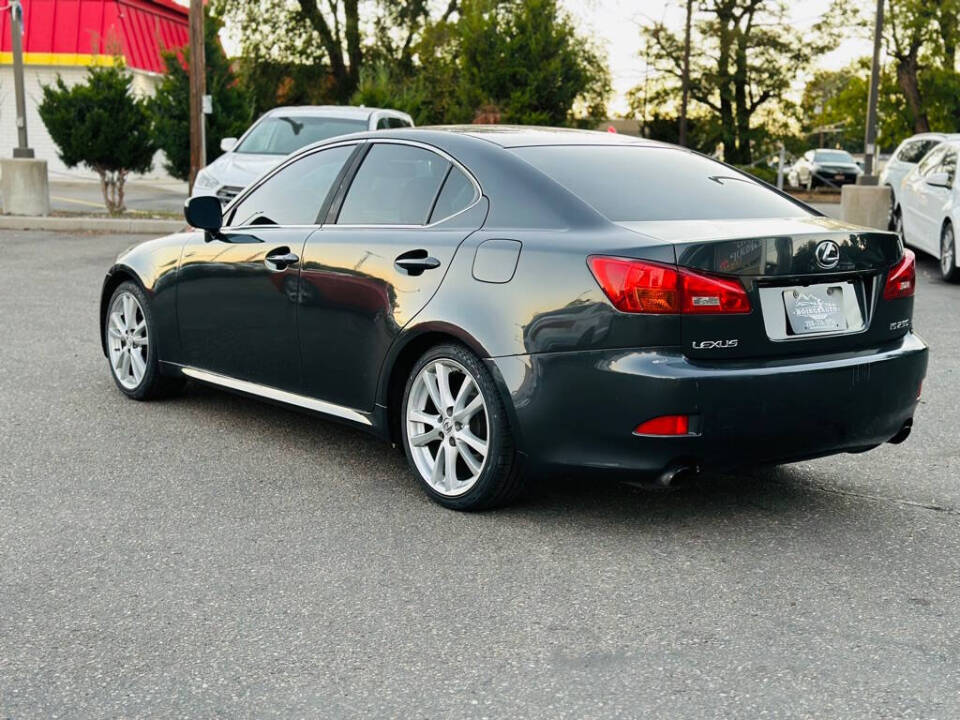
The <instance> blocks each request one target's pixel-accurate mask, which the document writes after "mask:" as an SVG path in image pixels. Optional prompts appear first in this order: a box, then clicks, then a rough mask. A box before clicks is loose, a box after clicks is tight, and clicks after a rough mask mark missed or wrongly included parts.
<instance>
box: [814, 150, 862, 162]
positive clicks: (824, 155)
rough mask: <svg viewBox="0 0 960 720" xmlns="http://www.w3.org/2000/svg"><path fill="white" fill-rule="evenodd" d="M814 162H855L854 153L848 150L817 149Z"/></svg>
mask: <svg viewBox="0 0 960 720" xmlns="http://www.w3.org/2000/svg"><path fill="white" fill-rule="evenodd" d="M813 160H814V162H827V163H854V159H853V155H851V154H850V153H848V152H847V151H846V150H817V151H816V152H815V153H814V154H813Z"/></svg>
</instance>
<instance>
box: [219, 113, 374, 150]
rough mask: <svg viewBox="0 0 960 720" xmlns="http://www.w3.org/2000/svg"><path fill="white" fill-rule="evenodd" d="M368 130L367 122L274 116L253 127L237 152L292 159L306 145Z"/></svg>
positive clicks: (298, 116) (305, 116) (300, 116)
mask: <svg viewBox="0 0 960 720" xmlns="http://www.w3.org/2000/svg"><path fill="white" fill-rule="evenodd" d="M366 129H367V122H366V120H348V119H344V118H331V117H315V116H309V115H289V116H288V115H272V116H271V117H268V118H264V119H263V120H262V121H261V122H259V123H257V124H256V125H254V127H253V129H252V130H251V131H250V134H249V135H247V136H246V137H245V138H244V139H243V142H241V143H240V144H239V145H238V146H237V149H236V151H235V152H238V153H250V154H253V153H256V154H260V155H289V154H290V153H292V152H293V151H294V150H299V149H300V148H302V147H303V146H304V145H309V144H310V143H314V142H318V141H320V140H326V139H327V138H332V137H336V136H337V135H346V134H347V133H354V132H360V131H361V130H366Z"/></svg>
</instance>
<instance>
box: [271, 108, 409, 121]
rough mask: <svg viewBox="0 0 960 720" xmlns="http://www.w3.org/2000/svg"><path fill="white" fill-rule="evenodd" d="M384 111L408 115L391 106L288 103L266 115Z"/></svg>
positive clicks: (364, 116)
mask: <svg viewBox="0 0 960 720" xmlns="http://www.w3.org/2000/svg"><path fill="white" fill-rule="evenodd" d="M378 112H384V113H391V114H394V115H402V116H406V113H404V112H400V111H399V110H391V109H389V108H375V107H357V106H355V105H287V106H284V107H276V108H273V109H272V110H269V111H267V113H266V115H268V116H270V115H320V116H324V117H342V118H357V119H363V120H365V119H367V118H369V117H370V116H371V115H373V114H374V113H378Z"/></svg>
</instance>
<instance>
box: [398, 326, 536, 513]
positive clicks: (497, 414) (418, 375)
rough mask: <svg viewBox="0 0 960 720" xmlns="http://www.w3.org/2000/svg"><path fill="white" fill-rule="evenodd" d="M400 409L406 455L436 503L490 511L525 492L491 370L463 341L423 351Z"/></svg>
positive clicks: (505, 414)
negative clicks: (458, 343)
mask: <svg viewBox="0 0 960 720" xmlns="http://www.w3.org/2000/svg"><path fill="white" fill-rule="evenodd" d="M438 401H439V405H442V406H443V407H439V406H438V404H437V403H438ZM471 409H472V412H471ZM400 413H401V415H400V427H401V431H402V438H403V451H404V454H405V455H406V456H407V462H408V463H409V465H410V468H411V470H413V473H414V474H415V475H416V477H417V478H418V479H419V481H420V483H421V485H422V486H423V489H424V490H425V491H426V493H427V495H428V496H429V497H430V498H431V499H432V500H433V501H434V502H437V503H439V504H440V505H443V506H444V507H446V508H450V509H452V510H486V509H489V508H493V507H498V506H502V505H505V504H508V503H509V502H510V501H512V500H513V499H514V498H516V497H517V495H519V494H520V492H521V491H522V489H523V475H522V472H521V468H520V462H519V460H518V458H517V452H516V449H515V446H514V440H513V436H512V435H511V432H510V424H509V421H508V418H507V413H506V410H505V408H504V406H503V401H502V400H501V399H500V395H499V392H498V391H497V387H496V385H495V383H494V381H493V377H492V376H491V375H490V371H489V370H487V368H486V367H485V366H484V364H483V362H482V361H481V360H480V359H479V358H478V357H477V356H476V355H474V354H473V353H472V352H471V351H470V350H468V349H467V348H466V347H464V346H462V345H456V344H444V345H437V346H435V347H433V348H431V349H430V350H428V351H427V352H426V353H424V354H423V356H421V358H420V359H419V360H418V361H417V363H416V365H414V367H413V369H412V370H411V371H410V376H409V377H408V378H407V385H406V388H405V389H404V393H403V404H402V405H401V408H400ZM411 438H413V439H412V440H411ZM481 447H482V448H483V450H484V452H481V451H480V448H481ZM451 454H452V461H451V462H450V463H448V460H449V458H450V457H451ZM441 461H442V462H443V465H442V466H441V465H440V463H441ZM451 468H452V470H451Z"/></svg>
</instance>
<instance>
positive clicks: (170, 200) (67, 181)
mask: <svg viewBox="0 0 960 720" xmlns="http://www.w3.org/2000/svg"><path fill="white" fill-rule="evenodd" d="M186 199H187V184H186V183H185V182H180V181H178V180H140V179H134V180H127V182H126V184H125V185H124V203H125V205H126V207H127V209H128V210H139V211H142V212H154V213H163V214H165V215H179V214H180V213H182V212H183V203H184V201H185V200H186ZM50 209H51V210H53V211H54V212H74V213H76V212H82V213H106V212H107V209H106V207H105V206H104V204H103V194H102V192H101V190H100V181H99V180H87V179H84V178H77V177H70V176H67V175H65V174H62V173H51V177H50Z"/></svg>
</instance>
